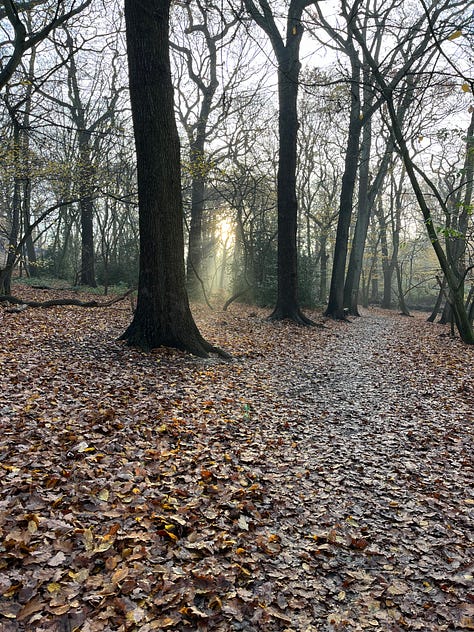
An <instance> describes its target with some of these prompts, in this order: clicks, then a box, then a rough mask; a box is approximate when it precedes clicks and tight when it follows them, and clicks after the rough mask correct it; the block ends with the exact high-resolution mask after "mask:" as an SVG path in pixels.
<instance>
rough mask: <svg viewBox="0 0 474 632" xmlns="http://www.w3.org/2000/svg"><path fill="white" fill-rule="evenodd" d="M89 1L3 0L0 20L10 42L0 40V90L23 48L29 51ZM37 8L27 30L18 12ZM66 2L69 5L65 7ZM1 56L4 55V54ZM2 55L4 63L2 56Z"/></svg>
mask: <svg viewBox="0 0 474 632" xmlns="http://www.w3.org/2000/svg"><path fill="white" fill-rule="evenodd" d="M91 2H92V0H84V1H83V2H79V3H77V2H76V1H75V0H72V1H69V2H64V1H63V0H55V1H54V2H50V1H49V0H44V1H41V0H39V1H38V2H25V3H22V4H20V3H18V2H14V1H13V0H4V1H3V2H2V4H3V9H0V20H2V21H3V20H5V19H6V20H7V22H8V26H7V27H6V30H10V31H11V32H12V38H13V39H12V41H10V42H9V41H8V40H7V41H6V42H2V44H1V45H0V46H1V49H2V67H1V69H0V90H1V89H2V88H4V87H5V86H6V84H7V83H8V82H9V81H10V79H11V78H12V76H13V73H14V72H15V70H16V69H17V67H18V65H19V64H20V62H21V58H22V57H23V55H24V53H25V52H26V51H27V50H30V49H31V48H33V47H34V46H36V45H37V44H39V43H40V42H42V41H43V40H44V39H46V38H47V37H48V36H49V35H50V34H51V33H52V32H53V31H54V29H56V28H58V27H59V26H61V25H62V24H64V23H65V22H67V21H68V20H69V19H70V18H71V17H73V16H75V15H77V14H78V13H80V12H81V11H83V10H84V9H85V8H86V7H87V6H89V5H90V3H91ZM37 5H39V9H37V11H36V14H37V16H36V17H37V20H35V22H37V24H36V26H34V27H33V28H31V29H30V30H29V29H28V28H27V26H26V25H25V24H24V23H23V21H22V19H21V17H20V14H21V11H27V12H29V11H30V10H31V9H33V8H36V7H37ZM68 5H69V8H67V6H68ZM4 55H5V57H4ZM5 58H6V60H7V61H6V62H5V61H4V59H5Z"/></svg>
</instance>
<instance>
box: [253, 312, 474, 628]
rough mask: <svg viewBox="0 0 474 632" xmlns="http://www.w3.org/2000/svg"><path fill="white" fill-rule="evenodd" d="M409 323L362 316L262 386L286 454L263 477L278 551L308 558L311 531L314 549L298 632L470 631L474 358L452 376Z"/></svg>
mask: <svg viewBox="0 0 474 632" xmlns="http://www.w3.org/2000/svg"><path fill="white" fill-rule="evenodd" d="M409 327H410V321H409V320H406V319H404V318H403V317H398V318H397V317H395V318H394V317H393V314H392V315H390V316H389V317H387V314H384V313H383V312H372V313H370V314H368V313H366V314H365V315H364V317H363V318H360V319H356V320H354V321H353V322H352V323H351V324H350V325H349V324H348V325H342V327H340V328H339V330H338V332H337V333H335V334H333V335H332V336H330V339H329V341H328V342H327V344H326V346H325V347H324V350H323V352H322V353H321V354H320V353H318V351H317V350H314V351H311V352H308V353H306V354H304V355H305V357H304V358H301V354H295V355H294V359H293V362H289V361H288V358H286V359H285V361H284V362H283V363H281V364H279V363H278V361H277V359H275V362H274V364H273V371H272V375H271V377H270V376H267V377H266V379H269V380H270V381H271V383H272V384H273V388H274V389H275V391H281V393H280V395H281V396H282V397H283V398H284V400H285V402H286V403H285V404H284V405H283V406H284V414H283V415H282V416H283V417H284V418H285V419H287V420H289V421H288V422H285V423H284V424H283V426H284V427H285V430H286V432H287V433H288V434H290V435H291V438H292V440H293V444H292V449H290V450H288V449H287V450H283V451H282V452H281V457H282V461H281V464H280V466H279V467H277V468H276V471H271V473H270V474H268V470H269V467H268V465H263V466H262V470H263V472H262V475H263V478H264V479H265V477H266V476H267V477H268V479H269V481H272V480H275V477H277V480H278V484H277V485H276V487H275V490H274V493H273V494H272V495H273V503H274V506H278V504H279V503H282V493H283V494H284V496H285V498H284V503H283V506H284V516H282V517H281V521H282V522H281V524H283V531H284V532H285V534H286V538H287V539H286V543H287V545H288V547H289V548H290V549H299V551H298V552H299V555H300V557H302V558H303V559H305V558H306V556H305V554H304V551H307V550H308V547H307V546H305V540H306V539H307V535H308V531H311V529H313V531H314V535H316V536H317V538H316V542H317V543H318V542H321V543H322V546H319V547H318V544H316V549H317V550H318V551H320V552H321V553H320V554H318V556H319V559H318V556H317V557H316V563H315V556H314V547H313V549H312V550H311V551H309V557H308V558H307V559H306V565H305V564H304V563H303V565H302V568H303V569H304V570H306V575H305V576H304V577H302V576H301V573H299V580H298V581H299V582H300V586H301V593H302V595H303V596H304V597H305V598H306V599H310V597H309V594H310V593H312V595H313V606H312V607H313V615H312V616H311V615H310V616H308V612H307V609H306V610H305V611H304V613H303V612H302V613H301V615H300V622H299V627H298V626H297V628H296V629H301V630H313V629H314V630H326V629H327V630H332V629H344V630H345V629H347V630H359V629H361V630H362V629H366V628H367V629H378V630H405V629H413V630H454V629H474V619H473V615H474V606H473V605H472V603H473V601H474V595H473V584H472V581H473V577H472V572H473V570H474V557H473V554H474V524H473V517H474V512H473V505H474V500H473V497H474V472H473V459H472V446H473V441H472V440H473V434H474V397H473V395H474V364H473V362H472V361H473V354H472V350H470V349H468V350H467V352H466V358H465V361H466V369H467V371H466V372H465V373H464V372H463V371H459V364H457V363H456V362H455V361H454V360H451V361H449V360H448V361H447V365H445V364H444V363H445V362H446V360H447V359H446V357H444V355H443V352H441V355H440V357H439V358H437V357H436V355H435V354H436V351H435V350H433V349H432V348H429V347H425V348H424V347H423V346H422V345H420V344H418V345H416V346H413V338H412V335H413V334H412V332H410V330H409ZM418 333H420V332H418ZM415 335H416V334H415ZM419 342H420V340H419V341H418V343H419ZM444 344H448V345H449V344H450V341H449V340H448V341H447V342H446V341H444ZM270 364H271V363H270ZM464 395H466V396H465V397H464ZM257 402H258V397H257V398H256V402H255V406H256V408H258V407H259V404H258V403H257ZM280 412H281V411H280ZM269 432H272V429H271V427H270V429H269ZM276 434H277V435H279V436H281V435H282V432H281V429H279V430H278V431H277V432H276ZM286 447H287V448H288V442H287V443H286ZM270 470H271V468H270ZM269 487H271V486H270V485H269ZM290 507H291V508H292V510H291V511H288V510H289V508H290ZM274 524H275V529H277V528H278V520H277V521H276V522H275V523H274ZM280 528H281V527H280ZM290 543H291V544H290ZM291 566H292V565H291V563H290V567H291ZM316 569H317V570H316ZM321 569H324V571H325V575H324V577H325V579H324V580H323V581H321V577H320V576H318V575H319V573H320V572H321ZM279 570H280V571H281V565H279ZM328 597H330V598H332V599H333V600H334V599H335V600H336V602H337V601H339V602H340V605H339V606H336V607H334V606H333V607H332V608H331V607H329V608H328ZM328 610H329V611H330V612H329V613H328ZM312 621H318V623H317V624H316V625H315V626H314V623H313V624H312V623H311V622H312ZM322 621H325V623H326V625H324V624H323V623H322ZM311 625H313V626H314V627H311Z"/></svg>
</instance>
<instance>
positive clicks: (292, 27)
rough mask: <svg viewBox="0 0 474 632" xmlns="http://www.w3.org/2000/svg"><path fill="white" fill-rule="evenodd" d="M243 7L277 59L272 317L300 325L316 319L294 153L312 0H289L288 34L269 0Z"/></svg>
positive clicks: (308, 323) (252, 0)
mask: <svg viewBox="0 0 474 632" xmlns="http://www.w3.org/2000/svg"><path fill="white" fill-rule="evenodd" d="M244 2H245V6H246V8H247V10H248V12H249V13H250V15H251V16H252V18H253V19H254V20H255V22H256V23H257V24H258V26H259V27H260V28H261V29H262V30H263V31H264V32H265V33H266V34H267V35H268V37H269V39H270V42H271V44H272V48H273V51H274V53H275V57H276V59H277V63H278V105H279V112H278V131H279V142H280V145H279V154H278V175H277V196H278V294H277V301H276V306H275V309H274V310H273V312H272V314H271V315H270V319H272V320H283V319H286V318H288V319H290V320H293V321H295V322H297V323H299V324H302V325H310V324H312V321H311V320H310V319H309V318H307V317H306V316H305V315H304V314H303V313H302V312H301V310H300V308H299V304H298V296H297V294H298V250H297V225H298V203H297V198H296V156H297V142H296V141H297V131H298V109H297V100H298V84H299V75H300V69H301V63H300V60H299V50H300V44H301V38H302V36H303V23H302V21H301V17H302V14H303V11H304V9H305V8H306V7H308V6H309V5H311V4H313V3H314V0H291V1H290V4H289V7H288V13H287V17H286V37H285V40H284V39H283V36H282V35H281V33H280V31H279V28H278V25H277V22H276V20H275V15H274V14H273V13H272V9H271V7H270V4H269V3H268V1H267V0H258V5H257V3H256V2H254V0H244Z"/></svg>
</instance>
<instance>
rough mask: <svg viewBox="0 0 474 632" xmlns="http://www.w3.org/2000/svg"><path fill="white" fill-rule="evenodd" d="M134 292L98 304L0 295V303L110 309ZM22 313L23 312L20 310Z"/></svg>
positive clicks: (44, 306)
mask: <svg viewBox="0 0 474 632" xmlns="http://www.w3.org/2000/svg"><path fill="white" fill-rule="evenodd" d="M134 291H135V290H128V291H127V292H125V294H122V295H120V296H117V297H115V298H113V299H111V300H110V301H105V302H99V301H79V300H78V299H74V298H57V299H51V300H49V301H25V300H24V299H22V298H17V297H16V296H10V295H0V303H11V304H12V305H21V306H23V305H25V306H26V307H40V308H47V307H57V306H61V305H75V306H77V307H110V305H114V303H118V302H120V301H123V299H124V298H126V297H127V296H129V295H130V294H131V293H132V292H134ZM22 311H23V310H22Z"/></svg>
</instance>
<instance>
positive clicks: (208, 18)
mask: <svg viewBox="0 0 474 632" xmlns="http://www.w3.org/2000/svg"><path fill="white" fill-rule="evenodd" d="M175 12H176V16H175V17H176V18H177V19H176V23H177V24H176V27H175V28H174V30H173V39H172V41H171V48H172V51H173V52H174V57H175V62H176V65H177V72H176V78H177V81H176V84H177V85H176V92H177V102H178V116H179V121H180V123H181V125H182V127H183V129H184V131H185V133H186V136H187V139H188V145H189V175H190V179H191V196H190V197H191V199H190V220H189V239H188V252H187V265H186V276H187V287H188V292H189V293H190V295H191V296H198V295H199V294H200V290H201V289H202V288H201V283H200V282H201V281H202V275H203V258H204V249H203V245H204V244H203V218H204V210H205V201H206V184H207V180H208V175H209V171H210V169H211V165H212V161H211V160H209V158H208V156H207V155H206V152H207V151H208V146H209V144H210V142H211V141H212V140H213V138H215V136H216V132H217V131H218V126H219V124H220V123H222V122H223V120H225V119H226V118H227V115H228V114H229V107H228V105H227V104H230V103H231V101H232V96H231V94H230V93H231V92H232V91H233V89H234V88H235V84H236V83H238V82H239V81H240V80H241V74H242V72H243V70H244V68H245V66H247V64H244V61H245V60H244V59H243V55H244V53H243V51H246V50H247V49H248V40H247V41H244V42H239V43H240V44H241V46H240V51H239V54H238V59H237V63H235V61H234V60H232V59H226V62H224V55H225V54H226V51H227V54H229V52H232V44H233V42H234V40H235V39H236V37H237V30H238V29H239V27H240V20H239V17H240V15H239V14H240V10H239V11H237V12H236V15H232V16H229V15H227V13H226V12H224V11H223V10H222V8H220V7H219V6H218V5H217V3H214V2H212V1H211V0H197V2H195V3H187V4H185V5H183V6H182V7H181V6H176V7H175ZM219 67H220V68H221V73H222V74H220V73H219ZM224 67H225V69H226V77H225V78H224V77H223V72H224ZM220 84H221V85H220ZM219 85H220V94H219V91H218V89H219ZM219 131H220V130H219Z"/></svg>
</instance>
